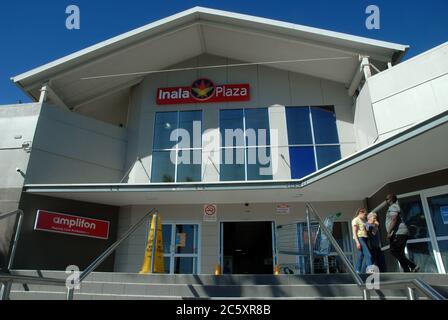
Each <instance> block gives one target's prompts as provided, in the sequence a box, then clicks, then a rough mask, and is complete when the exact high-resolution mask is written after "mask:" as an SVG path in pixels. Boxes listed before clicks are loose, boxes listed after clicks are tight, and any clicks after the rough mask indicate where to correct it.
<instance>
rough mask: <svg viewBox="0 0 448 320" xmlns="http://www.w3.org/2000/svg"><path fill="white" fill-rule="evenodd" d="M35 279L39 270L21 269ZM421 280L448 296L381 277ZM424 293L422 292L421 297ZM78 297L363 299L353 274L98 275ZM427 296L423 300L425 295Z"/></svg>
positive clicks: (382, 294) (16, 294)
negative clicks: (418, 284)
mask: <svg viewBox="0 0 448 320" xmlns="http://www.w3.org/2000/svg"><path fill="white" fill-rule="evenodd" d="M14 273H15V274H21V275H34V276H36V275H37V274H38V273H37V272H36V271H15V272H14ZM39 274H40V275H41V276H45V277H51V278H60V279H63V278H65V277H66V274H65V273H64V272H61V271H43V272H39ZM416 276H417V277H419V278H421V279H423V280H425V281H428V283H430V284H431V285H433V286H434V288H435V289H436V290H438V291H439V292H441V293H442V294H444V295H446V296H448V277H447V276H446V275H437V274H412V275H409V274H381V277H380V281H388V280H400V279H410V278H413V277H416ZM65 295H66V288H65V287H62V286H44V285H33V284H30V285H27V290H26V289H25V287H24V286H23V285H22V284H14V285H13V287H12V291H11V299H18V300H19V299H20V300H22V299H32V300H35V299H37V300H41V299H57V300H59V299H61V300H63V299H65ZM417 295H418V294H417ZM75 297H76V299H83V300H92V299H94V300H95V299H105V300H110V299H136V300H138V299H350V300H351V299H354V300H357V299H361V292H360V290H359V288H358V287H357V286H356V285H354V284H353V280H352V279H351V277H350V276H349V275H344V274H338V275H306V276H296V275H294V276H291V275H282V276H271V275H266V276H263V275H261V276H260V275H241V276H240V275H224V276H220V277H216V276H212V275H139V274H122V273H93V274H92V275H91V276H89V277H88V278H87V279H86V280H85V281H84V282H83V283H82V285H81V289H80V290H76V292H75ZM372 298H374V299H406V290H389V289H388V290H382V291H378V292H377V293H373V292H372ZM421 298H422V297H421Z"/></svg>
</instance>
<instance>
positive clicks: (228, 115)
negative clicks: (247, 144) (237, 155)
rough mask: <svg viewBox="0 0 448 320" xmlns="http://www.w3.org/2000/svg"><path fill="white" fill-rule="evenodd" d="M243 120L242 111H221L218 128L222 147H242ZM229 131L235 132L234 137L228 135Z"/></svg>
mask: <svg viewBox="0 0 448 320" xmlns="http://www.w3.org/2000/svg"><path fill="white" fill-rule="evenodd" d="M243 118H244V116H243V109H231V110H221V112H220V123H219V128H220V132H221V137H222V145H221V146H222V147H229V146H244V119H243ZM226 130H227V135H226ZM231 131H233V132H235V136H233V135H231V134H230V133H231ZM240 133H241V134H240Z"/></svg>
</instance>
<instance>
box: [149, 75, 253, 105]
mask: <svg viewBox="0 0 448 320" xmlns="http://www.w3.org/2000/svg"><path fill="white" fill-rule="evenodd" d="M249 100H250V85H249V84H225V85H215V84H214V83H213V81H211V80H209V79H206V78H202V79H198V80H196V81H195V82H193V84H192V85H191V86H190V87H171V88H159V89H157V104H158V105H169V104H188V103H213V102H237V101H249Z"/></svg>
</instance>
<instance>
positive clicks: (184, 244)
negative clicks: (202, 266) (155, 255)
mask: <svg viewBox="0 0 448 320" xmlns="http://www.w3.org/2000/svg"><path fill="white" fill-rule="evenodd" d="M162 232H163V249H164V259H165V273H169V274H197V273H199V225H198V224H177V223H173V224H163V225H162Z"/></svg>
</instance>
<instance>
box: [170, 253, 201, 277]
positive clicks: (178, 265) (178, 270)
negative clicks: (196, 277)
mask: <svg viewBox="0 0 448 320" xmlns="http://www.w3.org/2000/svg"><path fill="white" fill-rule="evenodd" d="M195 266H196V258H193V257H176V258H174V273H175V274H195V273H196V270H195Z"/></svg>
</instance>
